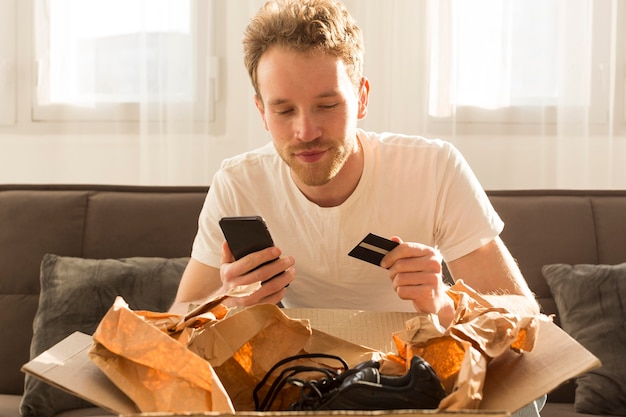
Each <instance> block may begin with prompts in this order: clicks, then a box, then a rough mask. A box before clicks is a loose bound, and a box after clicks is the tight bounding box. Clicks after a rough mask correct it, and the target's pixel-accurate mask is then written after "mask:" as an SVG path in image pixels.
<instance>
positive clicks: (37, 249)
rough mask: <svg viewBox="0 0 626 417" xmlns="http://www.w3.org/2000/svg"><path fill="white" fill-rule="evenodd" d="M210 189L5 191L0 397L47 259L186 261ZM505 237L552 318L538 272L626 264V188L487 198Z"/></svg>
mask: <svg viewBox="0 0 626 417" xmlns="http://www.w3.org/2000/svg"><path fill="white" fill-rule="evenodd" d="M206 192H207V187H156V186H154V187H150V186H99V185H96V186H93V185H73V186H64V185H0V312H1V313H0V341H1V342H0V357H2V358H3V359H4V360H5V363H4V364H3V371H2V375H1V376H0V394H17V395H19V394H21V393H22V390H23V381H24V375H23V374H22V373H21V372H20V368H21V366H22V365H23V364H24V363H26V362H27V361H28V359H29V348H30V341H31V338H32V322H33V318H34V316H35V313H36V310H37V303H38V297H39V267H40V263H41V260H42V257H43V255H44V254H46V253H54V254H57V255H62V256H75V257H83V258H94V259H104V258H124V257H132V256H158V257H168V258H175V257H186V256H189V254H190V252H191V244H192V241H193V238H194V236H195V233H196V230H197V220H198V215H199V213H200V210H201V208H202V204H203V202H204V199H205V196H206ZM488 194H489V196H490V198H491V200H492V202H493V204H494V206H495V208H496V210H497V211H498V212H499V213H500V215H501V217H502V218H503V220H504V221H505V223H506V226H505V229H504V232H503V234H502V238H503V240H504V241H505V243H506V244H507V245H508V246H509V249H510V250H511V252H512V253H513V256H514V257H515V258H516V259H517V260H518V263H519V265H520V268H521V270H522V272H523V273H524V275H525V277H526V279H527V281H528V283H529V285H530V287H531V289H532V290H533V291H534V292H535V293H536V295H537V297H538V300H539V302H540V304H541V305H542V307H543V311H544V312H545V313H546V314H554V313H556V312H557V311H556V307H555V305H554V301H553V299H552V296H551V294H550V290H549V289H548V287H547V285H546V282H545V280H544V279H543V276H542V275H541V267H542V266H543V265H546V264H552V263H572V264H575V263H608V264H615V263H621V262H626V190H624V191H555V190H545V191H522V190H520V191H490V192H489V193H488Z"/></svg>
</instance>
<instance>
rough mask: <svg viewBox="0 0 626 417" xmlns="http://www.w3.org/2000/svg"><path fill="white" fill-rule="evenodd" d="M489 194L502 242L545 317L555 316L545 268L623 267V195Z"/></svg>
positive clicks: (562, 192) (573, 192)
mask: <svg viewBox="0 0 626 417" xmlns="http://www.w3.org/2000/svg"><path fill="white" fill-rule="evenodd" d="M488 194H489V198H490V200H491V202H492V204H493V206H494V207H495V209H496V210H497V211H498V213H499V214H500V217H501V218H502V219H503V220H504V223H505V226H504V231H503V232H502V235H501V236H502V240H503V241H504V242H505V244H506V245H507V246H508V248H509V250H510V251H511V253H512V254H513V256H514V257H515V258H516V259H517V261H518V264H519V266H520V269H521V270H522V274H523V275H524V277H525V278H526V281H527V282H528V284H529V286H530V288H531V289H532V290H533V291H534V293H535V295H536V297H537V300H538V301H539V304H540V305H541V307H542V310H543V312H544V313H546V314H557V313H558V312H557V309H556V305H555V304H554V299H553V297H552V294H551V293H550V289H549V288H548V285H547V283H546V281H545V279H544V278H543V275H542V273H541V268H542V267H543V266H544V265H549V264H555V263H566V264H619V263H623V262H626V190H610V191H609V190H607V191H602V190H596V191H589V190H514V191H489V192H488ZM556 322H557V323H558V315H557V316H556Z"/></svg>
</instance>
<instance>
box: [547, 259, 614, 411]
mask: <svg viewBox="0 0 626 417" xmlns="http://www.w3.org/2000/svg"><path fill="white" fill-rule="evenodd" d="M542 272H543V275H544V277H545V279H546V282H547V283H548V285H549V287H550V291H551V292H552V295H553V296H554V300H555V302H556V306H557V309H558V311H559V316H560V319H561V325H562V326H563V330H565V331H566V332H567V333H569V334H570V335H571V336H572V337H573V338H574V339H576V340H577V341H578V342H579V343H580V344H581V345H583V346H584V347H585V348H587V349H588V350H589V351H590V352H591V353H593V354H594V355H596V356H597V357H598V358H599V359H600V361H601V362H602V366H601V367H600V368H597V369H594V370H592V371H590V372H588V373H585V374H584V375H582V376H580V377H579V378H578V379H577V387H576V397H575V403H574V406H575V409H576V411H577V412H579V413H588V414H613V415H626V366H624V355H625V352H626V325H625V322H626V312H625V309H626V263H623V264H620V265H567V264H555V265H546V266H544V267H543V269H542Z"/></svg>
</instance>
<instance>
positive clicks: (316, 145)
mask: <svg viewBox="0 0 626 417" xmlns="http://www.w3.org/2000/svg"><path fill="white" fill-rule="evenodd" d="M329 147H332V144H328V143H325V142H324V141H322V140H319V139H315V140H314V141H311V142H307V143H303V144H300V145H295V146H292V147H291V148H290V151H291V152H292V153H300V152H309V151H319V150H321V149H328V148H329Z"/></svg>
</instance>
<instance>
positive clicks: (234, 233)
mask: <svg viewBox="0 0 626 417" xmlns="http://www.w3.org/2000/svg"><path fill="white" fill-rule="evenodd" d="M219 224H220V227H221V229H222V232H223V233H224V237H225V238H226V241H227V242H228V246H229V247H230V250H231V252H232V253H233V256H234V257H235V259H240V258H242V257H244V256H246V255H248V254H250V253H252V252H257V251H259V250H261V249H265V248H269V247H271V246H274V241H273V240H272V236H271V235H270V232H269V230H268V228H267V225H266V224H265V221H264V220H263V218H262V217H261V216H237V217H223V218H221V219H220V222H219Z"/></svg>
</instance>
